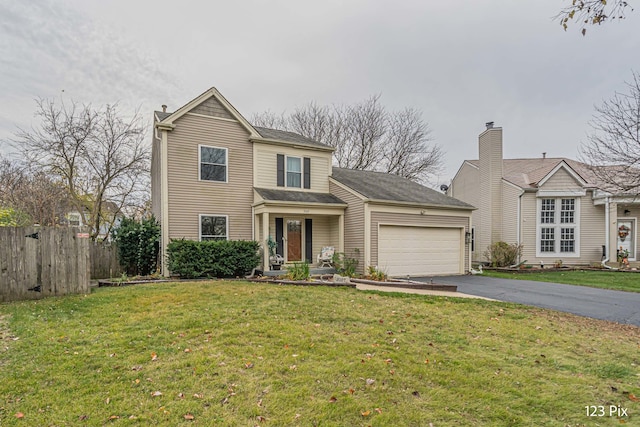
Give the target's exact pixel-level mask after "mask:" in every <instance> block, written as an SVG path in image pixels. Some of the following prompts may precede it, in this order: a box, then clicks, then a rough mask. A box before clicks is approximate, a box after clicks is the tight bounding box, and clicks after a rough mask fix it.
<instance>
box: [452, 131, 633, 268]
mask: <svg viewBox="0 0 640 427" xmlns="http://www.w3.org/2000/svg"><path fill="white" fill-rule="evenodd" d="M502 145H503V138H502V128H500V127H494V126H493V123H492V122H490V123H487V128H486V130H485V131H484V132H482V133H481V134H480V136H479V138H478V148H479V156H478V159H477V160H465V161H464V162H463V163H462V166H460V169H459V170H458V172H457V173H456V175H455V177H454V178H453V180H452V182H451V185H450V186H449V189H448V190H447V194H448V195H450V196H452V197H455V198H457V199H460V200H463V201H466V202H467V203H470V204H472V205H474V206H476V207H478V209H477V210H476V211H474V212H473V214H472V223H473V225H472V237H473V238H472V247H471V252H472V259H473V260H474V261H475V262H482V261H486V259H485V258H484V256H483V253H484V252H485V251H486V250H487V247H488V246H489V245H490V244H492V243H495V242H498V241H504V242H507V243H516V244H521V245H522V246H523V253H522V261H524V260H526V261H527V263H529V264H540V265H543V266H544V265H547V266H548V265H552V264H554V263H555V262H556V261H558V260H560V261H562V263H563V264H565V265H566V264H593V263H600V262H602V261H605V262H607V261H611V262H615V261H616V254H617V251H618V250H619V249H620V248H622V250H627V251H629V254H630V258H629V259H630V260H631V261H635V260H636V259H637V258H638V247H637V220H638V216H640V202H639V201H638V199H637V197H634V196H631V195H629V194H618V193H616V192H614V191H611V190H609V191H607V189H606V187H605V186H604V185H602V184H601V183H599V182H598V180H597V179H596V178H595V177H594V176H593V174H592V173H591V172H590V170H589V168H587V166H586V165H585V164H583V163H580V162H577V161H575V160H572V159H567V158H557V157H547V156H546V153H541V156H540V157H537V158H525V159H503V155H502Z"/></svg>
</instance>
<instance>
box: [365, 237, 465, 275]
mask: <svg viewBox="0 0 640 427" xmlns="http://www.w3.org/2000/svg"><path fill="white" fill-rule="evenodd" d="M460 248H461V233H460V229H457V228H435V227H406V226H391V225H383V226H380V229H379V233H378V267H379V268H381V269H383V270H385V271H386V272H387V274H389V275H390V276H405V275H412V276H417V275H431V274H458V273H460V272H461V263H462V254H461V253H460Z"/></svg>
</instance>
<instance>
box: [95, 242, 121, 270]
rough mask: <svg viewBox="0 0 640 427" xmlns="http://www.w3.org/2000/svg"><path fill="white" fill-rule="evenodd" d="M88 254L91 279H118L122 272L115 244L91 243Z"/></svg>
mask: <svg viewBox="0 0 640 427" xmlns="http://www.w3.org/2000/svg"><path fill="white" fill-rule="evenodd" d="M89 253H90V257H89V259H90V260H91V278H92V279H109V278H111V277H119V276H121V275H122V273H123V272H124V270H123V269H122V267H121V266H120V263H119V261H118V246H117V245H116V244H115V243H111V244H109V243H102V242H92V243H90V244H89Z"/></svg>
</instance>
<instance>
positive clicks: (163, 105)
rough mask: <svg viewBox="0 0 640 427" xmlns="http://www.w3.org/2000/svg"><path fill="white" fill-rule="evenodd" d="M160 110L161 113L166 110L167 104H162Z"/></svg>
mask: <svg viewBox="0 0 640 427" xmlns="http://www.w3.org/2000/svg"><path fill="white" fill-rule="evenodd" d="M162 112H163V113H166V112H167V106H166V105H165V104H162Z"/></svg>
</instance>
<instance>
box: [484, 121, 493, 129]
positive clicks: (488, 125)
mask: <svg viewBox="0 0 640 427" xmlns="http://www.w3.org/2000/svg"><path fill="white" fill-rule="evenodd" d="M484 125H485V126H486V127H487V129H493V122H487V123H485V124H484Z"/></svg>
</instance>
